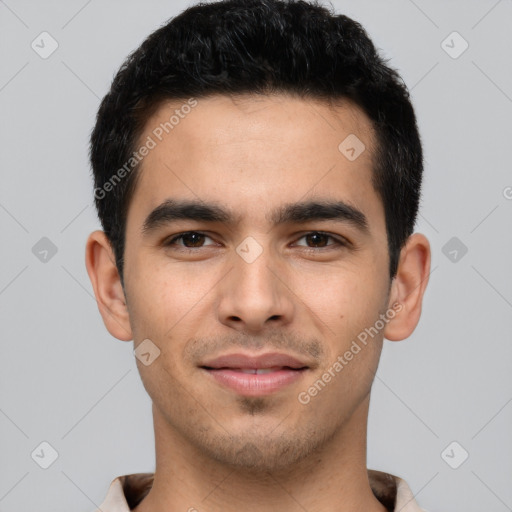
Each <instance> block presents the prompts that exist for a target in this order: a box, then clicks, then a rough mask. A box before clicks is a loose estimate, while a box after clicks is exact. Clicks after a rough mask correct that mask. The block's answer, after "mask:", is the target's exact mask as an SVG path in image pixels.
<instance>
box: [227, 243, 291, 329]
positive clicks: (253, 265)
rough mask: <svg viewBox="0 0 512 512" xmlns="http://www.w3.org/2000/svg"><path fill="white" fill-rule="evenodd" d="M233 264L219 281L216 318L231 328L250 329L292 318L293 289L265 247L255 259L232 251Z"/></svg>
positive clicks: (284, 322) (274, 324) (285, 323)
mask: <svg viewBox="0 0 512 512" xmlns="http://www.w3.org/2000/svg"><path fill="white" fill-rule="evenodd" d="M232 265H233V266H232V268H231V270H230V271H229V272H228V273H227V275H226V276H225V277H224V279H222V281H221V282H220V283H219V287H218V293H219V297H218V311H217V314H218V318H219V321H220V322H221V323H223V324H225V325H227V326H229V327H231V328H234V329H237V330H240V331H243V332H250V333H253V334H254V333H257V332H260V331H262V330H265V329H269V328H276V327H284V326H286V325H288V324H290V323H291V322H292V319H293V314H294V310H295V307H294V303H293V292H292V291H291V290H290V287H289V285H287V283H286V278H285V272H284V271H283V269H282V268H279V262H278V261H277V260H276V258H273V257H272V255H271V254H270V251H269V250H268V249H266V248H265V249H264V250H263V252H262V253H261V254H260V255H259V256H258V257H257V258H256V259H254V261H251V259H244V257H242V256H240V255H239V254H238V253H235V254H234V255H233V259H232Z"/></svg>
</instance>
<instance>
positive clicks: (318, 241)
mask: <svg viewBox="0 0 512 512" xmlns="http://www.w3.org/2000/svg"><path fill="white" fill-rule="evenodd" d="M303 238H304V239H307V240H309V241H310V242H311V243H312V244H313V245H316V246H317V247H309V249H323V248H325V247H331V246H342V247H343V246H346V245H347V244H346V243H345V242H343V241H342V240H340V239H338V238H336V237H334V236H332V235H330V234H329V233H324V232H322V231H311V232H310V233H306V234H305V235H303V236H302V237H301V238H299V240H302V239H303ZM329 238H330V239H331V240H334V243H332V244H327V243H326V242H327V240H328V239H329ZM298 245H299V246H300V245H301V244H298ZM318 245H320V247H318Z"/></svg>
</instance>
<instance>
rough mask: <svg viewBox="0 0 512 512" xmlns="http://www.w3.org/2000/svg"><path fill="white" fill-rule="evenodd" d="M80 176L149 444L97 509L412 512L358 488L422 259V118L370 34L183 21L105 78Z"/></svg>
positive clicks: (200, 13)
mask: <svg viewBox="0 0 512 512" xmlns="http://www.w3.org/2000/svg"><path fill="white" fill-rule="evenodd" d="M91 162H92V167H93V172H94V180H95V187H96V188H95V198H96V206H97V209H98V212H99V217H100V220H101V222H102V226H103V229H104V231H95V232H93V233H92V234H91V235H90V236H89V239H88V241H87V248H86V265H87V271H88V273H89V277H90V279H91V282H92V285H93V288H94V293H95V295H96V298H97V302H98V306H99V310H100V313H101V315H102V317H103V320H104V323H105V325H106V327H107V329H108V331H109V332H110V333H111V334H112V335H113V336H114V337H116V338H118V339H120V340H124V341H130V340H134V349H135V350H134V352H135V355H136V357H137V365H138V369H139V372H140V375H141V379H142V382H143V384H144V387H145V389H146V390H147V392H148V394H149V396H150V397H151V399H152V403H153V421H154V430H155V443H156V469H155V473H154V474H153V473H150V474H134V475H124V476H122V477H119V478H116V479H115V480H113V482H112V484H111V486H110V489H109V491H108V495H107V497H106V499H105V501H104V502H103V503H102V504H101V506H100V509H99V510H101V511H102V512H121V511H123V512H125V511H128V510H135V511H136V512H149V511H151V512H164V511H165V512H176V511H190V512H192V511H199V512H202V511H209V512H213V511H223V512H231V511H235V510H236V511H239V510H244V511H245V512H252V511H256V510H257V511H259V512H261V511H279V512H291V511H299V510H301V511H304V510H307V511H310V512H313V511H315V512H317V511H318V512H321V511H326V512H327V511H329V512H334V511H337V512H354V511H356V510H357V511H365V512H384V511H390V510H395V511H399V510H400V511H402V512H413V511H420V510H421V509H420V508H419V507H418V504H417V503H416V501H415V500H414V498H413V495H412V493H411V490H410V488H409V486H408V485H407V483H406V481H405V480H403V479H401V478H399V477H397V476H395V475H391V474H388V473H385V472H380V471H373V470H368V469H367V467H366V433H367V419H368V410H369V400H370V391H371V386H372V382H373V379H374V375H375V372H376V371H377V368H378V363H379V358H380V354H381V350H382V346H383V339H384V337H385V338H386V339H388V340H391V341H398V340H402V339H404V338H407V337H408V336H409V335H410V334H411V333H412V332H413V330H414V329H415V327H416V325H417V323H418V321H419V318H420V314H421V304H422V298H423V294H424V291H425V288H426V285H427V281H428V275H429V269H430V247H429V243H428V241H427V239H426V238H425V237H424V236H423V235H422V234H419V233H413V229H414V224H415V219H416V215H417V210H418V202H419V197H420V186H421V178H422V169H423V167H422V165H423V164H422V148H421V143H420V138H419V134H418V130H417V126H416V119H415V114H414V111H413V108H412V106H411V104H410V101H409V98H408V93H407V89H406V87H405V85H404V84H403V82H401V80H400V78H399V76H398V74H397V73H396V72H395V71H394V70H392V69H390V68H388V67H387V66H386V65H385V64H384V62H383V61H382V59H381V58H380V57H379V56H378V54H377V53H376V50H375V48H374V46H373V44H372V43H371V41H370V40H369V38H368V36H367V35H366V33H365V31H364V30H363V28H362V27H361V26H360V25H359V24H358V23H356V22H354V21H353V20H351V19H349V18H347V17H345V16H342V15H338V16H336V15H334V14H333V13H331V12H329V11H328V10H327V9H326V8H325V7H322V6H321V5H318V4H312V3H306V2H303V1H289V2H282V1H279V0H242V1H241V0H236V1H225V2H216V3H211V4H204V5H197V6H193V7H190V8H189V9H187V10H186V11H184V12H183V13H181V14H180V15H179V16H177V17H176V18H174V19H173V20H171V21H170V22H169V23H168V24H166V25H165V26H163V27H161V28H160V29H159V30H157V31H156V32H154V33H153V34H152V35H150V36H149V37H148V39H147V40H146V41H144V43H143V44H142V45H141V47H140V48H139V49H138V50H136V51H135V52H134V53H133V54H132V55H131V56H130V57H129V58H128V60H127V61H126V62H125V64H124V65H123V66H122V68H121V69H120V71H119V72H118V74H117V76H116V77H115V78H114V81H113V84H112V87H111V90H110V92H109V93H108V94H107V95H106V97H105V98H104V99H103V101H102V104H101V106H100V109H99V112H98V117H97V122H96V126H95V128H94V131H93V133H92V136H91Z"/></svg>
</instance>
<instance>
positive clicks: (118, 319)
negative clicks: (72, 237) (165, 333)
mask: <svg viewBox="0 0 512 512" xmlns="http://www.w3.org/2000/svg"><path fill="white" fill-rule="evenodd" d="M85 266H86V268H87V273H88V274H89V279H90V280H91V283H92V286H93V289H94V295H95V296H96V302H97V303H98V309H99V311H100V314H101V316H102V318H103V323H104V324H105V327H106V328H107V330H108V332H109V333H110V334H111V335H112V336H114V337H115V338H117V339H119V340H122V341H130V340H132V339H133V335H132V331H131V327H130V319H129V314H128V309H127V307H126V299H125V295H124V290H123V287H122V285H121V279H120V277H119V272H118V270H117V267H116V264H115V258H114V253H113V251H112V247H111V245H110V242H109V240H108V238H107V236H106V235H105V233H104V232H103V231H100V230H98V231H94V232H93V233H91V234H90V235H89V238H88V239H87V244H86V248H85Z"/></svg>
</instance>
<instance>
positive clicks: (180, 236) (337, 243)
mask: <svg viewBox="0 0 512 512" xmlns="http://www.w3.org/2000/svg"><path fill="white" fill-rule="evenodd" d="M190 234H197V235H203V236H205V237H206V238H210V239H211V237H210V236H208V235H207V234H206V233H202V232H201V231H185V232H183V233H180V234H178V235H176V236H173V237H172V238H170V239H168V241H166V242H164V244H163V245H164V246H165V247H172V246H173V245H174V246H176V244H175V242H176V241H178V240H180V239H183V237H184V236H185V235H190ZM308 235H323V236H326V237H327V238H331V239H332V240H334V242H335V243H334V244H330V245H327V246H326V247H305V246H300V247H302V248H303V249H304V250H306V251H307V252H309V251H313V252H317V251H319V250H320V251H322V250H324V251H325V250H330V249H332V248H334V247H335V246H338V247H339V248H342V247H347V246H348V245H349V244H348V243H346V242H344V241H342V240H340V239H339V238H336V237H335V236H333V235H331V234H330V233H326V232H324V231H309V232H308V233H305V234H304V235H302V236H301V237H300V238H299V239H298V240H301V239H302V238H305V237H307V236H308ZM197 249H203V247H183V246H181V247H179V249H177V250H179V251H184V252H195V251H196V250H197Z"/></svg>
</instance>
